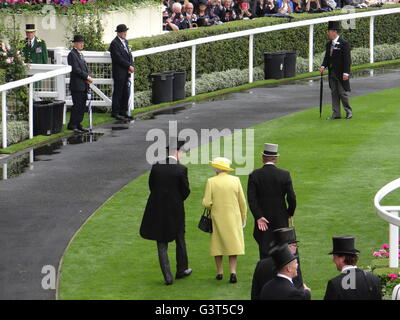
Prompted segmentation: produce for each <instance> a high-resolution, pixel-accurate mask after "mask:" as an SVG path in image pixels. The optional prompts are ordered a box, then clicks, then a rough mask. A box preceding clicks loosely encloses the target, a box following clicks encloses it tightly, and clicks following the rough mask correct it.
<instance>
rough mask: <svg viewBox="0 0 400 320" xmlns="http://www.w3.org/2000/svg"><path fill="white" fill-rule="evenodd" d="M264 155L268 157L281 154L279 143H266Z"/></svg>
mask: <svg viewBox="0 0 400 320" xmlns="http://www.w3.org/2000/svg"><path fill="white" fill-rule="evenodd" d="M262 155H263V156H267V157H277V156H279V154H278V145H277V144H273V143H264V151H263V152H262Z"/></svg>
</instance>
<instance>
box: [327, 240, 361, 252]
mask: <svg viewBox="0 0 400 320" xmlns="http://www.w3.org/2000/svg"><path fill="white" fill-rule="evenodd" d="M355 240H356V239H355V238H354V237H353V236H336V237H333V238H332V242H333V250H332V251H331V252H329V254H359V253H360V251H358V250H357V249H356V248H354V243H355Z"/></svg>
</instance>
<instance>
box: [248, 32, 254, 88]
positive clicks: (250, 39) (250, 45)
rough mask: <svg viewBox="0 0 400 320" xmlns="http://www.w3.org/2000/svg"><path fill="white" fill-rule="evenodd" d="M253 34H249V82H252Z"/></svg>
mask: <svg viewBox="0 0 400 320" xmlns="http://www.w3.org/2000/svg"><path fill="white" fill-rule="evenodd" d="M253 57H254V34H251V35H250V36H249V83H253Z"/></svg>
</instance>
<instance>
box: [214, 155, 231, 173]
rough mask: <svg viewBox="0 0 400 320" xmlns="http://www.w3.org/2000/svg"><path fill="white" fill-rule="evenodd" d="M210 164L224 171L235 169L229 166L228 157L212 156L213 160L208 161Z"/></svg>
mask: <svg viewBox="0 0 400 320" xmlns="http://www.w3.org/2000/svg"><path fill="white" fill-rule="evenodd" d="M210 165H211V166H212V167H214V168H217V169H221V170H225V171H234V170H235V169H232V168H231V160H229V159H228V158H222V157H217V158H214V160H213V161H210Z"/></svg>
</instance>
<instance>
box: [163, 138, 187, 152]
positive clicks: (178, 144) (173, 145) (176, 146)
mask: <svg viewBox="0 0 400 320" xmlns="http://www.w3.org/2000/svg"><path fill="white" fill-rule="evenodd" d="M185 143H186V141H185V140H183V139H178V138H177V137H170V138H169V144H168V146H167V150H177V151H179V150H180V149H181V148H182V147H183V146H184V145H185ZM182 151H188V150H187V149H186V148H182Z"/></svg>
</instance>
